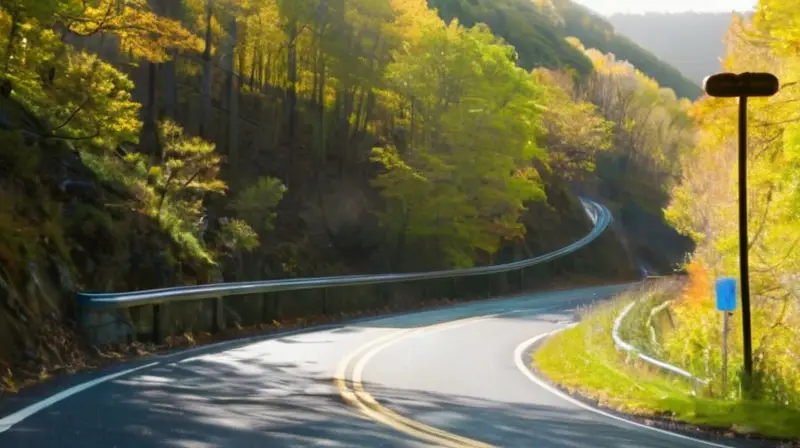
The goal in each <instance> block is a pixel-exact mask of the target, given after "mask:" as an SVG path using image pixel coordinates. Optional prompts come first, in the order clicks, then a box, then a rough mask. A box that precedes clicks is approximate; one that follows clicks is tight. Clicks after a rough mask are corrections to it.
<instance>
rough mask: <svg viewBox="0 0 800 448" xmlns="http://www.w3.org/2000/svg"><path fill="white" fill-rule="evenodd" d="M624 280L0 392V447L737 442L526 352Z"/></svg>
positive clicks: (288, 336) (283, 337) (209, 350)
mask: <svg viewBox="0 0 800 448" xmlns="http://www.w3.org/2000/svg"><path fill="white" fill-rule="evenodd" d="M623 288H624V287H622V286H619V287H601V288H587V289H580V290H572V291H561V292H551V293H541V294H533V295H527V296H521V297H516V298H510V299H502V300H492V301H485V302H476V303H471V304H466V305H462V306H456V307H450V308H446V309H439V310H433V311H426V312H419V313H411V314H403V315H396V316H390V317H383V318H376V319H368V320H362V321H357V322H352V323H348V324H342V325H333V326H327V327H321V328H317V329H313V330H308V331H298V332H287V333H284V334H280V335H274V336H271V337H266V338H252V339H249V340H245V341H237V342H230V343H222V344H217V345H215V346H210V347H204V348H198V349H194V350H191V351H188V352H183V353H178V354H175V355H170V356H164V357H157V358H155V359H149V360H147V361H145V362H142V363H140V364H133V365H128V366H121V367H118V368H116V369H112V370H109V371H104V372H99V373H87V374H80V375H75V376H73V377H70V378H66V379H63V380H61V381H60V382H56V383H51V384H48V385H44V386H40V387H37V388H33V389H31V390H29V391H27V392H25V393H23V394H22V395H20V396H19V397H15V398H13V399H11V398H3V400H2V401H0V447H4V448H5V447H22V448H27V447H48V448H49V447H81V448H84V447H88V448H94V447H98V448H99V447H104V448H105V447H116V448H124V447H131V448H134V447H135V448H142V447H266V446H269V447H275V446H318V445H322V446H482V447H483V446H536V447H538V446H555V447H598V446H609V447H699V446H723V445H714V444H709V443H707V442H703V441H699V440H693V439H689V438H682V437H676V436H674V435H671V434H668V433H663V432H657V431H653V430H651V429H648V428H643V427H639V426H635V425H632V424H629V423H626V422H623V421H620V420H618V419H615V418H613V417H610V416H606V415H602V414H598V413H596V412H593V411H590V410H587V409H585V408H584V407H581V406H579V405H577V404H575V403H573V402H571V401H569V400H567V399H564V397H562V396H560V395H558V394H556V393H553V391H551V390H548V388H547V387H543V385H540V384H537V383H536V382H535V381H532V380H531V378H529V376H528V375H526V374H525V372H524V371H522V370H521V369H520V368H519V364H520V363H519V361H518V360H517V359H516V358H517V357H518V356H519V355H520V354H519V353H517V354H516V355H515V351H517V352H518V351H519V350H520V349H519V347H520V346H521V344H522V343H524V342H525V341H529V340H530V339H531V338H532V337H535V336H538V335H543V334H546V333H549V332H551V331H553V330H556V329H558V328H562V327H564V326H566V325H567V324H568V323H569V322H570V321H572V320H573V319H574V317H575V316H574V309H575V308H576V307H577V306H579V305H583V304H587V303H589V302H592V301H594V300H598V299H602V298H605V297H608V296H611V295H613V294H615V293H616V292H618V291H620V290H621V289H623Z"/></svg>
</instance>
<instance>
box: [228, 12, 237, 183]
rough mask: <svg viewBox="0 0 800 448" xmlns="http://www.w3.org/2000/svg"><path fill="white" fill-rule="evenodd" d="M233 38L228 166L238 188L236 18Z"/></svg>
mask: <svg viewBox="0 0 800 448" xmlns="http://www.w3.org/2000/svg"><path fill="white" fill-rule="evenodd" d="M230 33H231V37H230V46H229V48H228V50H229V54H230V57H229V58H228V59H227V61H228V63H227V64H226V65H227V67H226V69H227V71H228V82H227V84H228V166H229V167H230V170H231V176H230V179H229V182H230V183H231V184H232V185H231V186H232V187H234V188H235V187H236V183H237V179H239V176H238V171H239V79H238V76H236V73H235V68H236V67H234V60H235V59H234V54H235V52H236V18H235V17H234V18H232V19H231V31H230Z"/></svg>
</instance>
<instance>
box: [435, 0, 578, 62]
mask: <svg viewBox="0 0 800 448" xmlns="http://www.w3.org/2000/svg"><path fill="white" fill-rule="evenodd" d="M428 4H429V5H430V6H431V7H432V8H436V9H437V10H438V11H439V16H440V17H441V18H442V19H443V20H444V21H446V22H449V21H451V20H452V19H454V18H456V19H458V20H459V22H461V23H462V24H464V25H465V26H468V27H471V26H473V25H475V24H476V23H485V24H487V25H489V27H490V28H491V29H492V31H493V32H494V33H495V34H497V35H498V36H501V37H503V39H505V40H506V41H507V42H508V43H510V44H511V45H513V46H514V47H515V48H516V50H517V53H519V65H520V66H521V67H524V68H526V69H532V68H534V67H548V68H559V67H565V66H568V67H573V68H574V69H576V70H577V71H578V73H581V74H588V73H591V71H592V62H591V61H590V60H589V59H588V58H587V57H586V56H584V54H583V53H581V52H580V51H578V50H577V49H575V48H574V47H572V46H571V45H570V44H569V43H567V42H566V40H565V37H566V35H564V32H563V30H561V29H560V28H559V26H558V25H557V22H558V18H557V17H554V16H552V15H548V14H547V13H546V12H544V11H542V9H540V8H539V7H537V6H536V4H535V3H534V2H533V1H532V0H428Z"/></svg>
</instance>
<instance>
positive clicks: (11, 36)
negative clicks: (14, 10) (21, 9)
mask: <svg viewBox="0 0 800 448" xmlns="http://www.w3.org/2000/svg"><path fill="white" fill-rule="evenodd" d="M17 34H19V21H18V20H17V16H16V14H11V27H10V28H9V30H8V43H7V44H6V54H5V56H4V58H5V62H4V63H3V68H4V71H3V74H4V75H7V74H8V69H9V66H10V65H11V56H12V52H13V51H14V41H15V40H16V39H17Z"/></svg>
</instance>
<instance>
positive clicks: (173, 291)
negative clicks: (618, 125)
mask: <svg viewBox="0 0 800 448" xmlns="http://www.w3.org/2000/svg"><path fill="white" fill-rule="evenodd" d="M581 202H582V203H583V206H584V208H585V210H586V212H587V215H588V216H589V218H590V220H591V221H592V223H593V224H594V228H593V229H592V230H591V232H589V233H588V234H587V235H586V236H584V237H583V238H581V239H579V240H577V241H575V242H573V243H572V244H570V245H568V246H565V247H563V248H561V249H558V250H555V251H553V252H550V253H547V254H544V255H540V256H538V257H534V258H530V259H527V260H521V261H517V262H513V263H507V264H501V265H493V266H482V267H474V268H466V269H455V270H444V271H433V272H416V273H404V274H378V275H347V276H337V277H316V278H300V279H285V280H267V281H256V282H239V283H217V284H208V285H196V286H180V287H174V288H161V289H152V290H146V291H133V292H123V293H86V292H81V293H78V305H79V308H80V310H81V314H82V315H86V314H87V313H93V312H98V311H107V310H112V311H113V310H119V309H125V308H134V307H143V306H151V305H152V306H153V307H154V313H153V319H154V325H153V327H154V329H153V332H154V333H156V334H155V335H154V338H155V339H159V337H158V334H157V333H158V330H157V327H158V326H157V325H156V322H157V321H158V311H159V307H160V305H163V304H170V303H175V302H183V301H193V300H208V299H214V300H220V299H221V298H223V297H229V296H239V295H251V294H263V293H274V292H281V291H296V290H310V289H322V290H325V289H327V288H335V287H344V286H361V285H374V284H385V283H399V282H412V281H421V280H436V279H457V278H461V277H473V276H480V275H491V274H499V273H506V272H510V271H515V270H523V269H524V268H527V267H531V266H534V265H538V264H541V263H545V262H547V261H551V260H554V259H556V258H559V257H562V256H565V255H568V254H570V253H572V252H575V251H577V250H578V249H581V248H582V247H584V246H586V245H588V244H589V243H591V242H592V241H593V240H595V239H596V238H597V237H598V236H600V234H602V233H603V231H604V230H605V229H606V228H607V227H608V226H609V225H610V224H611V222H612V221H613V218H612V216H611V212H610V211H609V210H608V209H607V208H605V207H604V206H602V205H600V204H598V203H597V202H594V201H591V200H588V199H585V198H581ZM520 277H521V276H520ZM213 310H214V317H213V322H215V323H214V327H216V314H217V313H218V310H217V308H216V307H215V308H213ZM214 330H216V328H214Z"/></svg>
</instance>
